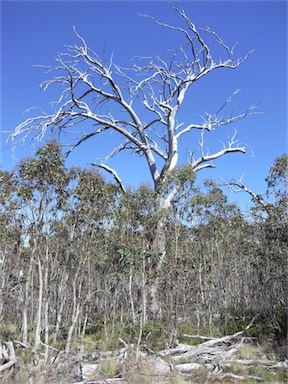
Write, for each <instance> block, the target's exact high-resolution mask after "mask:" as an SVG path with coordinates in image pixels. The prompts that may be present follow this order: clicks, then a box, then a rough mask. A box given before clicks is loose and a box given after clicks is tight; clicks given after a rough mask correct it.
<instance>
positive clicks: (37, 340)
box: [34, 256, 43, 349]
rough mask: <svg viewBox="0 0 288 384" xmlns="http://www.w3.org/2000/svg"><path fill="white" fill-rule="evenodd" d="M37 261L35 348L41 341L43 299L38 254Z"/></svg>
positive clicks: (40, 266)
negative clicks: (37, 285)
mask: <svg viewBox="0 0 288 384" xmlns="http://www.w3.org/2000/svg"><path fill="white" fill-rule="evenodd" d="M37 262H38V280H39V292H38V307H37V314H36V326H35V341H34V347H35V349H38V348H39V346H40V343H41V318H42V300H43V277H42V264H41V260H40V257H39V256H38V259H37Z"/></svg>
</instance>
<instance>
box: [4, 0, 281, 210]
mask: <svg viewBox="0 0 288 384" xmlns="http://www.w3.org/2000/svg"><path fill="white" fill-rule="evenodd" d="M178 5H179V6H182V7H183V8H184V9H185V11H186V13H187V15H188V16H189V17H190V18H191V20H192V21H193V22H194V23H195V24H196V25H197V26H203V24H204V23H205V24H207V25H208V26H210V27H211V28H212V29H213V30H215V31H216V32H217V33H218V34H219V35H220V37H221V38H222V39H223V40H224V41H225V42H226V44H228V45H230V46H233V45H234V44H235V43H236V42H238V45H237V48H236V51H235V54H236V56H239V57H243V56H244V55H245V54H246V53H247V52H249V51H250V50H252V49H254V50H255V52H254V53H253V54H252V55H251V56H250V57H249V59H248V60H247V61H246V62H245V63H244V64H243V65H241V66H240V67H239V68H238V69H237V70H235V71H234V70H233V71H231V70H224V71H222V72H221V73H220V72H218V73H216V72H215V74H214V73H212V74H210V75H209V77H207V79H203V82H202V83H200V82H199V84H198V85H197V86H196V87H195V88H193V89H192V91H191V94H190V98H189V104H188V103H187V107H186V108H184V110H183V114H182V115H181V116H182V117H183V120H184V121H185V122H186V123H188V122H189V121H194V120H195V119H199V116H200V115H203V113H204V112H205V111H207V112H210V113H213V112H216V110H217V108H218V107H219V106H221V103H222V102H224V101H225V99H227V98H228V97H229V96H230V95H231V94H232V93H233V92H234V91H235V89H237V88H241V93H240V94H239V95H238V96H237V98H236V99H235V111H236V113H240V112H243V111H245V110H246V109H247V108H248V107H249V106H250V105H253V104H258V110H259V111H261V112H262V115H256V116H254V117H251V118H249V119H247V120H244V121H242V122H240V123H239V124H238V123H237V125H235V127H234V126H231V127H230V128H227V129H226V128H225V130H223V131H222V132H221V133H220V134H219V135H218V134H217V133H216V134H215V135H213V134H211V135H210V136H211V139H210V138H209V139H207V146H208V145H209V146H211V148H212V149H213V148H214V149H220V147H221V143H219V140H225V137H227V135H228V134H230V135H231V133H232V134H233V129H234V128H237V131H238V140H239V142H240V143H241V144H246V145H247V154H246V155H242V154H230V155H227V156H225V157H223V158H222V159H220V160H218V161H217V160H216V161H215V165H217V168H215V169H212V170H206V171H205V170H204V171H203V172H202V174H201V176H200V174H199V180H202V179H203V178H206V177H213V178H216V177H217V175H220V176H221V177H223V178H224V179H226V180H230V179H231V178H233V177H236V176H237V175H241V174H243V173H244V172H245V178H244V181H245V182H246V183H247V185H248V186H249V187H250V188H251V189H253V190H254V191H255V192H256V193H260V192H263V191H264V189H265V183H264V178H265V176H266V175H267V174H268V168H269V166H270V164H271V163H272V162H273V161H274V159H275V158H276V157H277V156H279V155H282V154H283V153H284V152H286V151H287V136H286V132H287V2H286V1H277V0H276V1H275V0H274V1H239V2H237V1H221V2H220V1H182V2H178ZM140 13H141V14H149V15H152V16H154V17H156V18H157V19H158V20H159V21H163V22H166V23H170V24H173V25H177V23H178V21H179V18H178V17H177V14H176V13H175V12H174V11H173V10H172V9H171V7H170V6H169V4H168V3H167V2H165V1H144V2H141V1H127V2H125V1H3V0H2V1H1V126H0V139H1V145H0V151H1V152H0V156H1V157H0V163H1V164H2V169H11V167H13V166H14V165H15V164H16V163H17V161H18V160H19V159H21V158H22V157H27V156H33V153H34V150H35V148H33V146H32V145H29V142H27V147H26V149H25V150H23V149H21V148H20V147H17V148H16V151H15V157H16V159H15V158H13V156H12V152H11V144H10V143H8V144H7V143H6V138H7V136H8V133H7V132H9V131H13V130H14V128H15V127H16V126H17V125H18V124H19V123H21V122H22V121H23V120H24V119H26V115H25V116H23V112H24V111H25V110H26V109H27V108H29V107H33V106H40V107H42V108H44V109H47V106H48V104H49V101H51V100H55V99H57V89H56V88H54V89H53V90H51V91H48V92H46V93H43V91H41V90H40V87H39V84H40V83H41V82H42V81H44V80H46V79H47V75H46V74H44V73H43V69H41V68H35V67H34V68H33V67H32V66H33V65H34V64H47V65H53V64H54V59H53V57H54V56H56V55H57V53H58V52H60V51H63V50H65V48H64V45H65V44H74V43H76V41H77V40H76V38H75V35H74V33H73V29H72V26H73V25H75V27H76V29H77V31H78V32H79V33H80V34H81V35H82V36H83V37H84V38H85V39H86V41H87V43H88V44H89V45H90V46H91V48H93V49H94V50H95V51H96V52H97V53H98V54H99V55H100V56H101V55H102V52H104V50H105V52H106V54H107V56H109V54H110V53H112V52H113V53H114V62H115V63H116V64H118V65H120V66H130V65H131V58H133V56H135V55H140V56H151V55H155V54H160V55H165V54H166V53H167V50H168V49H171V48H176V47H177V46H178V45H179V44H181V42H182V40H181V39H180V37H181V36H179V34H177V33H174V32H171V31H168V30H167V29H163V28H161V27H159V26H157V25H156V24H154V23H153V22H152V21H151V20H149V19H147V18H143V17H140V16H139V14H140ZM27 117H28V115H27ZM193 119H194V120H193ZM79 128H80V127H79ZM217 135H218V136H217ZM105 140H106V141H103V140H102V141H97V140H94V141H91V142H87V143H86V144H85V145H83V147H82V148H81V147H79V149H77V150H75V152H74V153H73V154H72V155H71V156H70V157H69V158H68V162H67V165H69V166H70V165H74V164H78V165H81V166H85V165H87V164H89V163H91V162H94V161H96V160H97V158H98V157H100V156H101V155H103V154H104V150H105V149H106V148H107V149H108V148H110V145H111V142H109V143H108V141H107V137H106V138H105ZM112 140H113V139H112ZM187 140H188V139H187ZM197 140H198V139H197ZM197 140H196V137H195V143H194V144H193V143H192V144H191V146H190V143H188V142H187V143H186V142H185V140H184V142H183V143H182V145H183V148H184V147H185V146H190V148H191V149H192V150H193V148H196V147H197V145H196V144H197ZM112 144H114V143H113V141H112ZM193 145H194V146H193ZM195 145H196V147H195ZM108 165H111V166H113V167H115V168H116V170H117V171H118V173H119V175H120V177H121V178H122V180H123V182H124V183H125V184H126V185H127V184H132V185H133V186H137V185H138V184H139V183H140V182H145V181H151V180H150V175H149V172H148V169H147V167H146V164H145V163H144V162H143V160H141V161H140V162H139V161H138V160H137V159H136V158H135V157H133V156H131V155H125V156H122V157H120V158H119V159H116V160H115V161H113V162H111V163H110V164H109V163H108ZM238 199H241V204H242V207H244V206H245V204H247V202H248V200H249V199H248V198H247V199H245V198H244V196H241V197H240V195H234V196H233V197H232V200H238Z"/></svg>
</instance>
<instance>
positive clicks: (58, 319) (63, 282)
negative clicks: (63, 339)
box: [53, 272, 68, 343]
mask: <svg viewBox="0 0 288 384" xmlns="http://www.w3.org/2000/svg"><path fill="white" fill-rule="evenodd" d="M67 280H68V273H67V272H66V273H65V275H64V277H63V278H62V279H61V284H60V287H59V298H60V300H61V301H60V307H59V310H58V312H57V316H56V325H55V330H54V334H53V343H56V340H57V336H58V333H59V330H60V324H61V320H62V314H63V310H64V306H65V304H66V297H67V294H66V284H67Z"/></svg>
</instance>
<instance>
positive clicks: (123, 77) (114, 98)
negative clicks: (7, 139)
mask: <svg viewBox="0 0 288 384" xmlns="http://www.w3.org/2000/svg"><path fill="white" fill-rule="evenodd" d="M172 8H173V10H174V11H175V16H177V17H179V25H170V24H166V23H164V22H160V21H158V20H156V19H155V18H153V17H150V16H147V15H145V16H146V17H149V18H150V19H152V21H154V22H155V23H156V24H157V25H158V26H159V27H162V28H166V29H167V30H169V31H172V32H174V33H175V34H178V36H179V38H180V39H182V40H181V42H180V45H179V47H177V48H176V49H175V50H174V51H173V53H172V54H171V53H170V54H168V55H166V54H164V56H163V57H162V56H160V55H157V56H155V57H154V58H148V59H147V58H146V59H145V58H140V60H138V62H137V59H135V64H134V65H133V66H132V67H131V68H130V69H129V68H128V69H126V68H120V67H119V66H118V65H116V64H114V62H113V56H111V58H110V59H106V58H105V57H104V58H101V57H100V56H99V55H98V54H97V53H96V52H95V51H94V50H93V49H91V48H89V46H88V45H87V43H86V41H85V40H84V38H83V37H82V36H80V35H79V34H78V33H77V32H76V30H75V29H74V31H75V34H76V36H77V38H78V39H79V45H72V46H71V45H70V46H67V51H66V52H62V53H59V54H58V56H57V58H56V64H55V65H54V66H44V67H45V68H46V69H47V72H48V73H49V74H51V73H53V72H55V76H54V77H52V78H50V79H48V80H46V81H44V82H43V83H42V88H43V89H44V90H47V89H48V88H49V87H50V86H53V85H56V86H58V87H59V90H61V91H60V94H59V100H58V103H57V102H56V103H55V102H53V108H55V107H56V112H55V109H54V110H53V112H52V113H45V112H43V113H41V114H40V115H38V116H33V117H29V118H28V119H27V120H26V121H24V122H23V123H21V124H20V125H19V126H18V127H17V128H16V129H15V132H14V134H13V135H12V138H13V140H14V141H17V140H18V139H19V140H20V139H22V140H25V139H26V138H27V136H28V135H34V137H35V138H38V139H39V138H43V137H45V135H48V134H49V132H50V133H51V132H52V133H54V134H57V135H58V134H61V133H64V134H65V133H68V131H69V132H70V131H71V128H72V127H74V126H75V127H76V126H78V125H79V126H81V125H82V123H83V124H84V127H85V128H84V129H83V130H82V132H83V133H82V135H81V136H80V137H78V139H77V140H76V141H74V142H73V143H71V142H70V143H69V144H70V147H71V148H70V150H69V152H70V151H72V150H74V149H75V148H76V147H78V146H80V145H81V144H83V143H84V142H86V141H87V140H91V139H92V138H97V136H102V135H105V132H115V133H116V134H117V135H118V137H120V139H122V141H121V143H120V144H119V145H118V146H115V147H114V148H113V150H112V151H111V152H110V153H108V154H107V156H106V157H105V159H104V161H102V162H99V164H95V165H97V166H99V167H101V168H102V169H104V170H106V171H108V172H110V173H112V174H113V175H114V177H115V179H116V180H117V182H118V183H119V185H120V186H121V188H122V190H123V192H124V191H125V186H124V185H123V184H122V182H121V177H120V176H121V175H119V174H118V172H117V171H116V170H115V169H113V168H111V167H110V166H109V165H108V164H109V160H110V159H111V158H112V157H114V156H117V155H119V154H120V153H121V152H125V151H126V152H127V151H128V152H131V151H132V153H134V154H135V155H138V156H140V157H141V158H142V159H143V161H145V162H146V164H147V167H148V170H149V172H150V175H151V179H152V181H153V187H154V193H155V196H154V199H155V206H156V210H157V211H158V213H159V217H158V223H157V227H156V230H155V232H154V234H153V240H152V242H153V247H154V252H155V253H157V254H158V255H160V257H159V258H158V265H157V270H158V271H159V270H160V268H161V265H162V263H163V261H164V259H165V229H164V228H165V217H166V216H165V214H162V213H164V212H165V210H166V208H169V207H170V206H171V203H172V201H173V200H174V199H175V198H176V196H177V194H178V193H179V192H180V191H181V190H182V189H183V187H184V185H185V183H186V181H187V178H186V177H182V178H179V179H178V181H177V182H176V183H172V184H171V188H170V189H168V190H167V188H166V182H167V179H169V178H171V177H173V172H175V171H176V170H177V169H178V167H179V164H180V160H179V159H180V158H181V156H180V155H181V153H180V151H181V149H183V148H181V146H180V145H179V142H180V140H181V139H182V138H183V139H184V138H185V136H187V135H189V133H191V132H198V133H199V134H200V139H199V140H200V141H199V146H197V145H196V146H195V147H193V148H189V153H190V159H189V161H187V168H188V169H189V171H190V174H191V173H192V174H195V173H197V172H199V171H202V170H203V169H206V168H211V167H214V164H213V161H214V160H216V159H218V158H220V157H222V156H225V155H228V154H231V153H245V147H243V146H239V144H238V142H237V140H236V131H235V133H234V134H233V135H231V136H230V138H228V139H227V143H226V144H224V143H222V144H221V146H219V149H218V150H216V151H215V152H212V151H210V152H209V151H208V150H206V145H205V140H204V136H205V135H204V134H209V135H211V134H213V132H214V131H215V130H217V129H218V128H221V127H223V126H230V125H231V124H233V123H235V122H239V121H240V120H242V119H244V118H246V117H249V116H251V115H252V114H253V113H254V107H250V108H249V109H248V110H246V111H244V112H243V113H240V114H238V115H233V114H231V112H228V113H229V117H223V116H225V113H224V110H225V109H226V107H227V108H228V110H229V103H230V102H231V101H232V99H233V97H234V96H236V94H237V93H238V90H236V91H235V92H234V94H233V95H232V96H231V97H229V98H227V99H226V100H225V101H224V102H222V103H220V106H219V108H218V109H217V111H214V112H205V115H204V116H203V117H202V121H200V122H199V121H192V120H191V121H189V122H188V123H186V122H183V121H181V117H180V112H181V111H182V108H183V105H184V102H186V103H187V102H188V103H189V102H191V100H190V95H189V91H190V90H191V89H192V88H193V87H195V85H196V86H197V83H198V82H199V81H200V80H201V79H202V78H204V77H206V76H207V75H208V76H209V75H210V73H212V72H216V71H220V70H222V69H236V68H238V67H239V66H240V65H241V64H242V63H243V62H244V61H245V60H246V59H247V57H248V56H249V53H248V54H247V55H246V56H244V57H243V58H237V57H236V56H235V52H234V47H231V48H230V47H229V46H228V45H227V44H225V43H224V41H223V40H222V38H221V37H220V36H219V35H218V34H217V33H216V32H215V31H213V30H212V29H211V28H209V27H208V26H205V28H204V29H202V28H198V27H197V26H196V25H195V24H194V23H193V22H192V21H191V19H190V18H189V17H188V16H187V15H186V13H185V11H184V10H183V9H180V8H178V7H177V6H173V7H172ZM165 55H166V56H165ZM220 57H221V58H220ZM57 105H58V107H57ZM95 127H96V128H95ZM77 130H78V128H77ZM78 132H79V130H78ZM68 136H69V135H68ZM73 137H75V136H73ZM205 137H206V136H205ZM71 140H72V139H71ZM95 155H97V146H95ZM106 162H108V164H106ZM155 311H156V312H157V303H155Z"/></svg>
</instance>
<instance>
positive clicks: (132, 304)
mask: <svg viewBox="0 0 288 384" xmlns="http://www.w3.org/2000/svg"><path fill="white" fill-rule="evenodd" d="M132 282H133V268H132V266H130V271H129V298H130V306H131V312H132V321H133V323H135V322H136V316H135V310H134V301H133V293H132Z"/></svg>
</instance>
